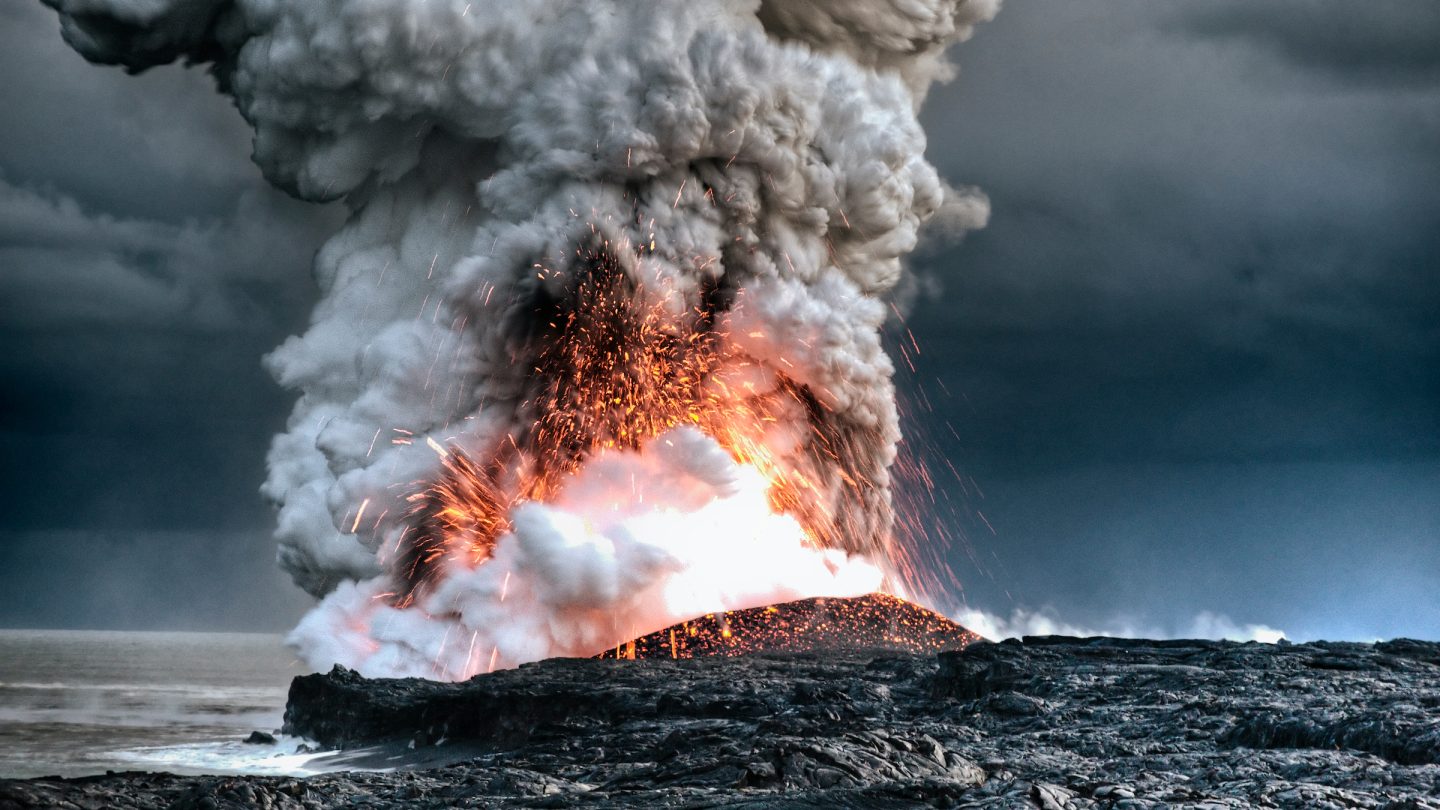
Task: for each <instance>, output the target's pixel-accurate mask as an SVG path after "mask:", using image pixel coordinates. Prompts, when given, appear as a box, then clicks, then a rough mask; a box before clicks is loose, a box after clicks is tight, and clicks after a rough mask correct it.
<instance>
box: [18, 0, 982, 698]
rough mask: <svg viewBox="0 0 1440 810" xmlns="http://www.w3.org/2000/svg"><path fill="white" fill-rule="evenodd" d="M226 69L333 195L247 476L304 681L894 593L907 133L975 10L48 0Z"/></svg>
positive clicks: (100, 52) (248, 103) (553, 650)
mask: <svg viewBox="0 0 1440 810" xmlns="http://www.w3.org/2000/svg"><path fill="white" fill-rule="evenodd" d="M46 2H48V3H49V4H50V5H52V6H54V7H55V8H56V9H57V10H58V11H59V12H60V15H61V20H62V24H63V30H64V34H65V38H66V41H67V42H69V43H70V44H71V45H72V46H73V47H75V48H76V49H77V50H79V51H80V52H81V53H82V54H83V55H85V56H86V58H88V59H91V60H93V61H97V62H105V63H113V64H120V65H124V66H125V67H126V68H128V69H131V70H142V69H144V68H147V67H150V66H152V65H156V64H161V63H166V62H170V61H173V60H175V59H185V60H187V61H192V62H204V63H209V64H211V65H212V66H213V71H214V74H215V76H216V78H217V80H218V83H219V86H220V88H221V90H222V91H223V92H225V93H227V94H229V95H231V96H232V97H233V98H234V99H235V102H236V105H237V107H238V108H239V110H240V112H241V114H243V115H244V116H245V118H246V120H247V121H249V122H250V124H251V125H252V127H253V128H254V132H255V139H254V159H255V161H256V162H257V163H258V164H259V165H260V167H261V168H262V169H263V170H264V172H265V175H266V177H267V178H269V179H270V180H271V181H272V182H273V183H275V184H276V185H278V186H280V187H282V188H284V189H286V190H288V191H290V192H291V193H293V194H295V195H297V196H300V197H303V198H306V199H314V200H330V199H343V200H344V201H345V203H346V205H348V206H349V207H350V209H351V210H352V212H353V214H352V216H351V219H350V221H349V222H348V224H347V225H346V226H345V227H344V228H343V229H342V230H341V231H340V232H339V233H338V234H336V235H335V236H334V237H333V238H332V239H331V240H330V241H329V242H328V243H327V244H326V245H325V247H324V248H323V249H322V250H321V252H320V254H319V256H318V258H317V260H316V265H315V266H316V276H317V279H318V281H319V285H320V289H321V292H322V298H321V301H320V303H319V305H318V306H317V307H316V310H315V313H314V316H313V318H312V322H311V324H310V327H309V329H308V330H307V331H306V332H305V334H303V335H301V336H298V337H293V338H291V339H289V340H288V341H286V342H285V343H284V345H282V346H280V347H279V348H278V349H276V350H275V352H274V353H273V354H271V355H270V357H269V358H268V363H269V367H270V368H271V370H272V371H273V372H274V374H275V376H276V378H277V379H278V380H279V381H280V382H281V384H283V385H285V386H286V387H289V388H291V389H294V390H296V391H298V392H299V393H300V397H299V401H298V402H297V404H296V406H295V411H294V413H293V414H292V416H291V418H290V422H289V427H288V429H287V431H286V432H285V433H283V434H281V435H279V436H277V437H276V438H275V441H274V443H273V445H272V447H271V450H270V456H269V463H270V475H269V478H268V480H267V481H266V483H265V486H264V490H263V491H264V493H265V494H266V495H267V496H268V497H269V498H271V499H272V500H273V501H274V502H275V504H276V505H277V506H278V508H279V528H278V532H277V537H278V539H279V542H280V553H279V557H280V563H281V565H282V566H283V567H284V568H285V569H286V570H287V571H289V572H290V573H291V575H292V576H293V577H294V579H295V581H296V583H297V584H299V585H300V586H301V587H303V588H304V589H306V590H307V591H309V592H310V593H312V594H314V595H316V596H317V597H324V601H323V602H322V603H321V605H320V607H318V608H317V609H316V611H315V612H314V613H312V614H311V615H310V616H309V617H307V618H306V619H305V620H304V622H302V624H301V626H300V627H299V628H298V629H297V631H296V633H295V635H294V636H293V637H292V640H293V641H294V642H295V643H296V644H297V645H298V646H299V647H300V648H301V650H302V652H303V654H305V655H306V656H307V658H308V660H310V662H311V663H313V664H315V665H317V666H328V665H329V664H330V663H331V662H336V661H339V662H341V663H345V664H347V665H350V666H353V667H358V668H360V669H361V670H362V671H365V672H367V673H371V674H385V673H395V674H417V675H428V676H432V677H447V678H460V677H468V675H470V674H473V673H474V672H477V671H485V670H486V669H488V668H494V667H496V666H513V665H515V664H518V663H521V662H524V661H529V660H535V659H537V658H541V657H545V656H548V655H555V654H573V655H579V654H593V653H595V652H598V651H599V650H601V649H604V648H606V647H608V646H611V645H613V644H615V643H616V642H618V641H621V640H623V639H624V638H628V637H630V636H634V635H639V634H642V633H645V632H649V631H652V630H655V629H657V628H659V627H662V626H665V625H667V624H670V623H672V622H674V621H677V620H680V619H684V618H689V617H691V616H694V615H697V614H701V613H707V612H712V611H716V610H724V609H732V608H740V607H748V606H753V605H756V604H762V603H765V602H770V601H777V600H778V599H783V598H798V597H802V596H816V595H827V594H833V595H843V594H853V593H862V592H864V591H867V590H871V589H873V588H875V587H877V586H878V585H879V584H880V582H881V580H882V578H887V577H888V578H890V579H891V581H892V584H893V585H896V586H897V587H898V585H899V583H896V582H894V579H895V577H896V573H897V564H896V560H897V559H898V557H899V555H900V554H901V552H900V551H899V550H897V549H895V548H893V547H892V546H893V543H892V541H891V539H890V538H891V531H890V527H891V521H892V514H891V507H890V477H889V468H890V465H891V463H892V461H893V460H894V458H895V452H896V450H895V448H896V443H897V441H898V440H899V437H900V432H899V427H898V419H897V416H896V407H895V399H894V389H893V385H892V381H891V377H892V366H891V362H890V360H889V358H888V357H887V356H886V354H885V352H884V351H883V349H882V347H881V340H880V328H881V326H882V325H883V323H884V322H885V319H886V317H887V312H888V311H889V310H888V305H887V303H886V300H885V296H886V295H887V293H889V292H891V291H892V290H893V289H894V288H895V287H896V285H897V283H898V282H899V281H900V280H901V276H902V267H901V260H902V258H903V257H904V256H905V254H906V253H908V252H909V251H911V250H912V249H913V248H914V247H915V244H916V240H917V238H918V233H919V230H920V228H921V226H922V224H923V223H925V222H926V221H927V220H930V219H932V218H933V217H935V216H936V214H937V213H940V212H942V211H944V212H946V214H947V219H948V220H949V221H950V222H951V223H952V224H954V225H958V226H959V227H962V228H973V227H978V226H980V225H982V224H983V221H984V218H985V215H986V211H987V206H986V205H985V202H984V199H983V197H981V196H980V195H979V194H978V192H974V191H969V190H966V191H957V190H954V189H949V188H947V187H946V186H944V185H943V184H942V182H941V181H940V179H939V178H938V176H937V174H936V172H935V170H934V168H933V167H932V166H930V164H929V163H927V162H926V161H925V159H924V147H925V137H924V133H923V132H922V131H921V129H920V126H919V124H918V123H917V121H916V110H917V108H918V106H919V103H920V101H921V100H922V99H923V96H924V94H925V92H926V90H927V88H928V87H929V85H930V84H931V83H932V82H933V81H934V80H936V79H939V78H944V77H945V76H946V74H947V65H946V62H945V61H944V56H943V53H944V50H945V48H946V47H947V46H948V45H949V44H951V43H952V42H955V41H957V40H961V39H964V38H966V37H967V36H968V35H969V33H970V30H971V27H972V26H973V25H974V24H975V23H977V22H980V21H982V20H985V19H988V18H989V17H991V16H992V15H993V14H994V12H995V10H996V6H997V5H998V0H763V2H761V1H760V0H650V2H642V1H641V0H507V1H506V2H496V0H471V1H469V2H467V0H46Z"/></svg>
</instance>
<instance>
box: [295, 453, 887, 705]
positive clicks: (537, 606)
mask: <svg viewBox="0 0 1440 810" xmlns="http://www.w3.org/2000/svg"><path fill="white" fill-rule="evenodd" d="M765 489H766V482H765V480H764V479H763V478H762V477H760V476H759V474H758V473H757V472H756V470H755V469H754V468H752V467H746V466H742V465H740V464H737V463H736V462H735V461H734V460H733V459H731V457H730V455H729V454H728V453H727V452H726V451H725V450H724V449H723V448H722V447H720V445H718V444H716V443H715V441H714V440H713V439H711V438H709V437H707V436H705V435H704V434H702V433H700V432H699V431H697V430H694V429H693V428H679V429H676V430H674V431H671V432H670V433H668V434H665V435H662V436H661V437H659V438H657V439H655V440H653V441H652V442H651V444H650V445H649V446H648V447H646V448H644V449H643V450H642V451H641V452H608V453H602V454H601V455H600V456H598V457H597V458H595V459H594V460H593V461H591V462H590V463H589V464H587V465H586V466H585V467H584V468H582V470H581V471H580V472H579V473H578V474H577V475H576V477H575V478H574V480H572V481H570V482H568V484H567V486H566V487H565V489H564V491H563V493H562V494H561V495H560V496H559V497H558V498H557V499H555V500H554V501H552V502H548V503H544V504H542V503H527V504H523V505H521V506H519V507H517V508H516V509H515V511H514V513H513V518H512V524H513V527H514V528H513V531H512V532H510V533H509V534H507V535H506V536H504V537H502V538H501V540H500V543H499V545H498V546H497V547H496V550H495V554H494V556H493V557H492V558H491V559H490V561H489V562H487V563H486V564H484V565H481V566H478V567H474V568H469V567H465V566H458V567H457V568H456V570H454V571H453V572H452V573H451V574H450V575H449V576H448V577H446V578H445V579H444V581H443V584H442V585H441V586H440V587H439V588H438V589H436V590H435V591H434V592H433V593H430V594H429V595H428V596H426V597H425V598H424V599H423V600H422V602H421V604H420V606H419V607H420V609H419V610H415V609H411V608H407V609H404V610H401V609H397V608H394V607H391V606H389V604H388V603H387V602H386V601H385V599H384V598H383V596H382V594H383V591H384V589H385V587H387V584H386V581H385V580H384V579H374V580H370V581H368V582H366V583H364V584H360V585H356V584H353V583H346V584H343V585H341V586H340V588H338V589H337V590H336V591H335V592H333V593H332V594H330V596H328V597H326V598H325V600H324V601H323V602H322V603H321V606H320V607H319V608H318V609H316V610H315V611H313V612H312V613H311V614H310V615H308V616H307V617H306V618H305V619H304V620H303V621H302V622H301V623H300V626H299V627H298V628H296V630H295V632H294V633H293V634H292V635H291V642H292V644H294V646H296V647H297V648H298V649H299V650H301V651H302V654H303V655H304V656H305V658H306V660H307V662H308V663H309V664H310V665H311V666H314V667H316V668H322V667H327V666H329V665H330V664H332V663H336V662H338V663H341V664H344V665H346V666H348V667H351V668H352V669H357V670H359V671H360V672H362V673H365V674H372V675H399V676H416V677H430V678H442V679H447V680H457V679H464V678H468V677H470V676H471V675H474V674H476V673H477V672H488V671H491V670H493V669H497V668H507V667H513V666H516V665H518V664H522V663H526V662H529V661H536V660H539V659H541V658H546V657H550V656H557V655H561V656H585V655H593V654H594V653H596V652H598V651H600V650H603V649H606V648H608V647H614V646H615V645H617V644H620V643H622V642H624V641H628V640H629V639H632V638H635V637H637V636H640V635H643V634H645V633H648V632H651V631H653V630H657V629H660V628H663V627H667V626H669V625H671V624H675V623H677V622H681V621H685V620H688V619H691V618H694V617H696V616H702V615H705V614H708V613H716V612H720V611H726V610H735V609H739V608H745V607H752V606H754V605H757V604H766V603H769V602H773V601H788V600H791V599H800V598H805V597H811V596H858V595H861V594H865V593H869V592H871V591H873V590H875V589H876V588H877V587H879V586H880V582H881V578H882V574H881V572H880V570H879V569H877V568H875V567H874V566H873V565H870V564H869V563H867V562H865V561H864V560H862V559H860V558H857V557H847V556H846V555H845V554H844V553H843V552H840V551H836V550H833V549H830V550H821V549H816V548H813V547H812V546H811V545H810V544H809V542H808V540H807V538H806V536H805V534H804V532H803V531H802V530H801V528H800V526H799V524H797V523H796V522H795V521H794V519H792V518H790V517H788V516H784V515H777V514H775V513H774V512H772V511H771V510H770V507H769V504H768V503H767V501H766V495H765ZM652 503H653V504H663V506H662V507H660V508H658V509H657V508H654V507H652V506H651V504H652Z"/></svg>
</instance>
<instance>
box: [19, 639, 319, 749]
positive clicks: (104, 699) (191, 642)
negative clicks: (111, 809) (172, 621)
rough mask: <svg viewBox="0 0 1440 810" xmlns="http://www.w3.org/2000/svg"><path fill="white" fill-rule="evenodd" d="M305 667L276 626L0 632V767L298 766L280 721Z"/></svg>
mask: <svg viewBox="0 0 1440 810" xmlns="http://www.w3.org/2000/svg"><path fill="white" fill-rule="evenodd" d="M305 671H306V670H305V669H304V668H303V667H302V666H301V665H300V664H299V663H298V662H297V661H296V660H295V658H294V656H293V655H291V654H290V653H289V651H287V650H286V649H285V647H284V646H283V644H282V643H281V639H280V637H279V636H268V635H244V634H229V633H221V634H206V633H121V632H95V631H55V630H0V777H27V776H43V775H51V774H55V775H61V776H80V775H84V774H94V773H104V772H105V771H106V770H149V771H160V770H164V771H171V772H175V773H232V772H246V773H303V772H305V770H306V769H305V768H304V763H305V761H306V760H308V759H309V758H310V757H307V756H303V755H296V754H295V750H296V747H297V746H298V745H299V744H300V743H301V742H302V741H301V740H296V739H283V738H282V739H281V740H280V741H279V742H278V743H277V744H276V745H274V746H268V745H260V746H257V745H248V744H245V743H242V742H240V741H241V740H243V739H244V738H245V737H246V736H247V735H249V733H250V732H251V731H254V730H256V729H259V730H263V731H272V732H273V731H274V730H275V729H278V728H279V727H280V722H281V716H282V714H283V713H284V710H285V695H286V691H287V690H288V688H289V686H290V679H291V678H292V677H294V676H295V675H299V674H303V673H304V672H305Z"/></svg>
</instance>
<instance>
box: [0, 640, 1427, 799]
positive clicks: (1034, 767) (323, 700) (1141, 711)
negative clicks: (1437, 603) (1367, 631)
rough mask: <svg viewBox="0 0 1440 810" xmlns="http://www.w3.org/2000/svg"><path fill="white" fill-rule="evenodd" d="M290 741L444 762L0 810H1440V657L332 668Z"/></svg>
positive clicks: (1166, 646)
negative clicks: (440, 676)
mask: <svg viewBox="0 0 1440 810" xmlns="http://www.w3.org/2000/svg"><path fill="white" fill-rule="evenodd" d="M287 726H288V729H289V730H290V731H292V732H299V733H303V734H305V735H306V736H308V737H310V738H312V739H315V740H318V741H319V742H321V743H324V744H326V745H329V746H335V747H344V748H353V747H355V746H370V748H368V749H366V750H368V751H370V752H371V755H372V756H373V757H375V758H376V762H377V763H381V764H384V763H386V762H388V764H392V765H393V764H397V763H399V762H402V761H403V762H408V763H410V765H412V766H414V765H416V764H417V763H428V764H426V765H425V766H424V767H422V768H420V769H416V770H400V771H396V772H390V773H366V772H349V773H331V774H324V775H320V776H314V777H310V778H306V779H295V778H278V777H181V776H169V775H146V774H115V775H111V776H105V777H96V778H91V779H75V780H60V779H49V780H46V779H41V780H31V781H9V782H0V808H9V807H17V806H18V807H30V806H54V807H96V808H98V807H146V808H148V807H155V808H161V807H175V808H220V807H226V808H230V807H235V808H239V807H263V808H322V807H392V806H406V807H496V806H509V807H597V808H598V807H620V806H625V807H694V808H701V807H750V808H766V807H816V808H822V807H823V808H831V807H856V808H859V807H867V808H868V807H921V806H927V805H928V806H936V807H975V808H979V807H984V808H1012V807H1013V808H1046V809H1047V810H1053V809H1054V808H1151V807H1193V808H1243V807H1294V808H1328V807H1346V808H1350V807H1366V808H1392V809H1394V810H1399V808H1440V645H1437V644H1435V643H1428V642H1416V641H1404V640H1402V641H1393V642H1388V643H1381V644H1375V645H1368V644H1306V645H1280V646H1268V645H1260V644H1235V643H1226V642H1204V641H1167V642H1156V641H1124V640H1113V639H1073V638H1029V639H1025V640H1024V641H1023V642H1007V643H1002V644H988V643H981V644H975V645H971V646H969V647H967V648H965V649H964V650H961V651H958V652H942V653H939V654H938V655H935V654H909V653H897V652H881V653H874V652H871V653H864V652H857V651H853V650H852V651H850V652H828V653H762V654H756V655H750V656H743V657H717V658H697V659H691V660H683V659H681V660H671V659H668V658H655V659H651V660H554V661H545V662H542V663H539V664H534V665H529V666H526V667H522V668H521V669H519V670H515V671H510V672H500V673H496V674H494V675H487V676H480V677H477V678H475V679H473V680H471V681H469V682H467V683H464V684H456V685H441V684H434V683H428V682H422V681H415V680H400V681H367V680H365V679H363V678H361V677H359V676H358V675H356V674H354V673H351V672H348V671H344V670H340V669H337V670H335V671H333V672H331V673H329V674H327V675H313V676H307V677H304V678H298V679H296V681H295V683H294V685H293V686H292V689H291V702H290V708H289V711H288V712H287ZM377 743H383V745H380V747H378V748H376V747H374V746H376V744H377ZM397 756H398V757H401V759H398V760H389V759H387V758H390V757H397Z"/></svg>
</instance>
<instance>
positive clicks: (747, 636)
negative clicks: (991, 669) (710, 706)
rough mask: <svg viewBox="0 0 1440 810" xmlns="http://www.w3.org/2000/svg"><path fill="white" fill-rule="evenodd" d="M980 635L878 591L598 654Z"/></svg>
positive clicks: (960, 640) (710, 623)
mask: <svg viewBox="0 0 1440 810" xmlns="http://www.w3.org/2000/svg"><path fill="white" fill-rule="evenodd" d="M980 640H981V638H980V636H978V635H976V634H975V633H973V632H971V631H969V630H966V629H965V628H964V627H961V626H960V625H958V624H956V623H955V622H952V621H950V620H949V619H947V618H945V617H944V616H941V615H940V614H939V613H936V612H934V611H932V610H927V609H925V608H923V607H920V606H919V605H917V604H915V603H913V602H907V601H905V600H904V599H900V598H897V597H894V596H890V595H888V594H881V593H872V594H869V595H867V596H859V597H853V598H848V599H838V598H831V599H801V600H799V601H795V602H785V603H783V604H778V605H770V606H768V607H759V608H750V609H748V610H735V611H729V612H726V613H712V614H709V615H706V616H701V617H700V618H698V619H692V620H691V621H688V622H681V623H680V624H676V625H672V626H671V627H667V628H665V629H664V630H659V631H657V632H654V633H650V634H648V635H644V636H641V637H639V638H637V639H634V640H632V641H628V642H626V643H624V644H620V645H619V646H617V647H615V648H614V649H610V650H606V651H605V652H603V653H601V654H600V655H599V656H597V657H598V658H608V659H615V658H620V659H631V660H634V659H645V658H703V657H707V656H735V655H749V654H752V653H765V652H818V651H822V650H835V649H875V650H888V651H894V652H906V653H932V654H933V653H937V652H942V651H947V650H962V649H964V648H965V647H967V646H969V645H971V644H974V643H975V642H977V641H980Z"/></svg>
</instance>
